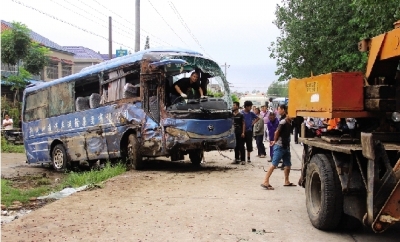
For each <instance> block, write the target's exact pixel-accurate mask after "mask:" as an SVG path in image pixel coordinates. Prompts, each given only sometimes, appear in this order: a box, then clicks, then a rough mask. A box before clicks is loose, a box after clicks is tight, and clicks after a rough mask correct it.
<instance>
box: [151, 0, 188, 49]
mask: <svg viewBox="0 0 400 242" xmlns="http://www.w3.org/2000/svg"><path fill="white" fill-rule="evenodd" d="M147 1H149V3H150V5H151V6H152V7H153V8H154V10H155V11H156V12H157V13H158V15H160V17H161V18H162V20H164V22H165V23H166V24H167V25H168V27H169V28H170V29H171V30H172V32H174V34H175V35H176V36H178V38H179V39H180V40H181V41H182V43H184V44H185V45H186V46H187V47H189V45H188V44H186V43H185V41H183V39H182V38H181V37H180V36H179V35H178V34H177V33H176V32H175V30H174V29H173V28H172V27H171V25H169V23H168V22H167V21H166V20H165V19H164V17H163V16H162V15H161V14H160V12H158V10H157V9H156V7H154V5H153V4H152V3H151V1H150V0H147Z"/></svg>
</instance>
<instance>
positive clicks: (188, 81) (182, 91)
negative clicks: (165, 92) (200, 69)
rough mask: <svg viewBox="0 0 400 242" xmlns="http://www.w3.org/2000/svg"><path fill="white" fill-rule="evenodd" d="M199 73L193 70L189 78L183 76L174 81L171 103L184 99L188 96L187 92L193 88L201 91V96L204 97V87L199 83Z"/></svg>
mask: <svg viewBox="0 0 400 242" xmlns="http://www.w3.org/2000/svg"><path fill="white" fill-rule="evenodd" d="M198 80H199V74H197V73H196V72H192V74H191V75H190V77H189V78H187V77H185V78H181V79H179V80H178V81H177V82H175V83H174V85H173V88H172V90H171V103H172V104H175V103H177V102H181V101H183V100H182V98H187V97H188V96H187V92H188V91H189V90H190V91H191V90H192V88H193V89H194V90H198V91H199V93H200V97H201V98H204V95H203V89H201V87H200V83H199V81H198Z"/></svg>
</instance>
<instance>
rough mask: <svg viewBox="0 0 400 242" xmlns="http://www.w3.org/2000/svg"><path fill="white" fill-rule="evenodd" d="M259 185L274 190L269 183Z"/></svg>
mask: <svg viewBox="0 0 400 242" xmlns="http://www.w3.org/2000/svg"><path fill="white" fill-rule="evenodd" d="M261 187H263V188H265V189H267V190H275V189H274V188H273V187H272V186H271V185H268V186H266V185H264V184H261Z"/></svg>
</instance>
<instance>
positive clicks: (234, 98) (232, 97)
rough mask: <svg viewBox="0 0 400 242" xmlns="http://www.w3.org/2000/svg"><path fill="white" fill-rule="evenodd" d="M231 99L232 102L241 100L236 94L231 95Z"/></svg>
mask: <svg viewBox="0 0 400 242" xmlns="http://www.w3.org/2000/svg"><path fill="white" fill-rule="evenodd" d="M231 99H232V102H239V98H238V96H236V94H231Z"/></svg>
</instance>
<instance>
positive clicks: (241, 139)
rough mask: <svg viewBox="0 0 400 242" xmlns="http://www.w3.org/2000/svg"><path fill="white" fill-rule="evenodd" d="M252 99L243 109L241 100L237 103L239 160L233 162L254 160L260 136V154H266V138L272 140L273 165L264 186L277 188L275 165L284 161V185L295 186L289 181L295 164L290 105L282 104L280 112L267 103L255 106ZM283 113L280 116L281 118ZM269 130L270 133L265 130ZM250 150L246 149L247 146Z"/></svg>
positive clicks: (234, 109) (245, 103)
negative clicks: (291, 136)
mask: <svg viewBox="0 0 400 242" xmlns="http://www.w3.org/2000/svg"><path fill="white" fill-rule="evenodd" d="M252 106H253V103H252V102H251V101H246V102H244V108H243V110H242V111H239V103H238V102H234V104H233V110H232V111H233V118H234V127H235V136H236V147H235V161H234V162H233V164H239V163H241V164H242V165H245V164H246V155H247V162H248V163H250V162H251V157H250V154H251V152H252V151H253V138H255V139H256V144H257V150H258V157H260V158H264V157H266V150H265V146H264V143H263V142H264V141H268V140H269V147H270V157H271V160H270V161H271V162H272V166H271V167H270V168H269V170H268V171H267V174H266V177H265V179H264V182H263V183H262V184H261V186H262V187H263V188H265V189H267V190H273V189H274V188H273V187H272V186H271V184H270V183H269V178H270V177H271V175H272V173H273V171H274V170H275V168H277V167H278V165H279V162H280V161H281V160H282V163H283V167H284V176H285V184H284V186H295V185H294V184H293V183H291V182H290V181H289V173H290V168H291V166H292V164H291V161H290V159H291V157H290V134H291V132H292V120H291V119H290V118H289V117H287V107H286V105H284V104H282V105H280V106H279V107H278V108H277V112H274V111H273V110H271V109H270V110H268V109H267V107H266V106H262V107H261V110H260V109H259V108H257V107H256V108H254V109H253V110H252ZM277 116H279V119H278V118H277ZM265 131H267V132H265ZM245 145H246V150H247V153H246V151H245V147H244V146H245Z"/></svg>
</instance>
